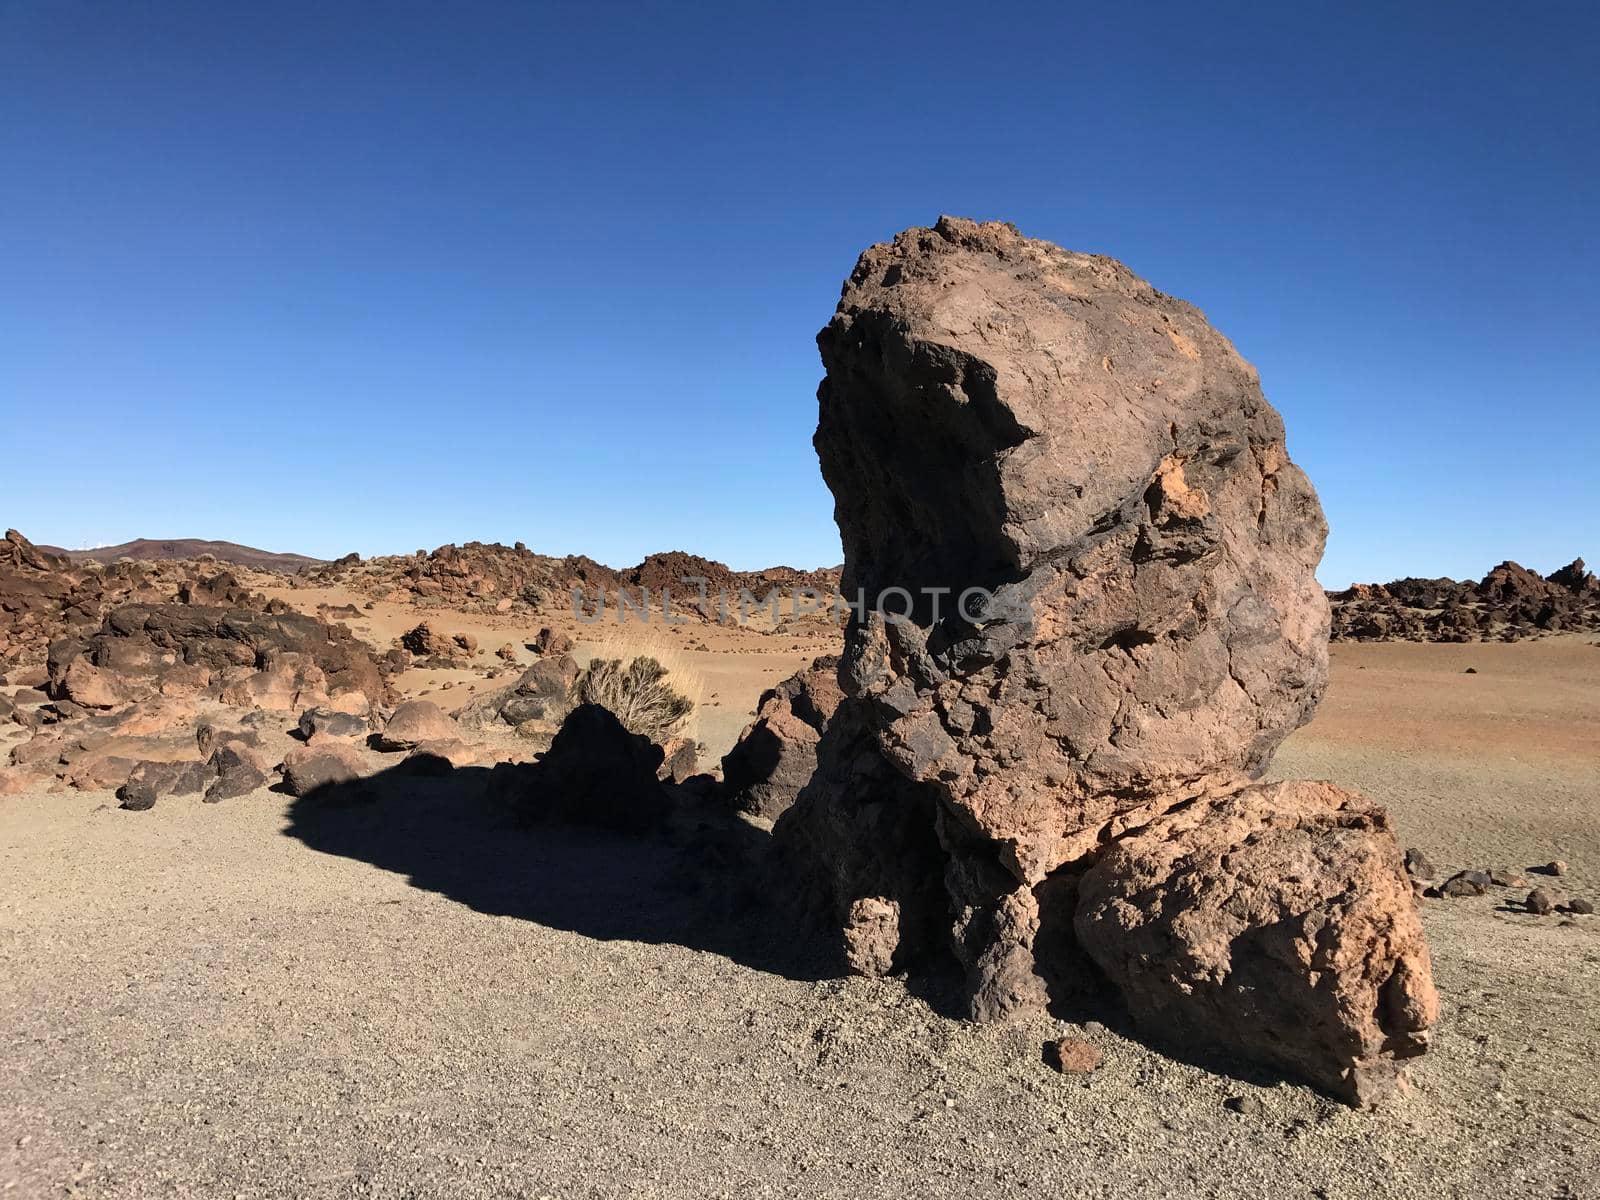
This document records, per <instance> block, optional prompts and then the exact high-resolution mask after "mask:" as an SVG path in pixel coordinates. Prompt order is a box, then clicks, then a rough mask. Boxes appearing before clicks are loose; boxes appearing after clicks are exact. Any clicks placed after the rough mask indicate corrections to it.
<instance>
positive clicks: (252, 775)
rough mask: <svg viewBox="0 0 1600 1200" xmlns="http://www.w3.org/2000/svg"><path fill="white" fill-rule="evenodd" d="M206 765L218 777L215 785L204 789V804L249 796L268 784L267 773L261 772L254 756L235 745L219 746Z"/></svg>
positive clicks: (231, 743) (228, 743) (229, 743)
mask: <svg viewBox="0 0 1600 1200" xmlns="http://www.w3.org/2000/svg"><path fill="white" fill-rule="evenodd" d="M206 765H207V766H208V767H210V768H211V770H212V771H213V772H214V773H215V774H216V777H217V780H216V782H215V783H213V784H212V785H211V786H210V787H209V788H207V789H206V794H205V802H206V803H207V804H216V803H217V802H219V801H221V800H231V799H233V798H234V797H236V796H246V795H249V794H250V793H251V792H253V791H255V790H256V789H257V788H259V787H265V786H266V783H267V773H266V772H265V771H264V770H262V768H261V764H260V763H259V762H257V761H256V757H255V755H253V754H251V753H250V751H249V750H247V749H245V748H244V747H243V746H241V745H239V744H238V743H235V742H225V743H223V744H222V745H221V746H218V747H217V749H216V750H215V751H214V752H213V753H212V755H211V758H210V759H209V760H208V761H207V764H206Z"/></svg>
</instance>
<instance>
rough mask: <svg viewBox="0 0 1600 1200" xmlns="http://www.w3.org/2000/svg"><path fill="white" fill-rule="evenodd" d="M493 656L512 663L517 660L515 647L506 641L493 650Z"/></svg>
mask: <svg viewBox="0 0 1600 1200" xmlns="http://www.w3.org/2000/svg"><path fill="white" fill-rule="evenodd" d="M494 656H495V657H496V658H503V659H505V661H506V662H508V663H514V662H516V661H517V648H516V647H515V646H513V645H512V644H511V643H510V642H507V643H506V644H505V645H503V646H501V647H500V649H498V650H496V651H495V652H494Z"/></svg>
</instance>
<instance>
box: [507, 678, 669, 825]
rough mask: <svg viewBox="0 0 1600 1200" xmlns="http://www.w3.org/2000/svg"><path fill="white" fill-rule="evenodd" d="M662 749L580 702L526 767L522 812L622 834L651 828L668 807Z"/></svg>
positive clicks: (600, 710) (595, 706)
mask: <svg viewBox="0 0 1600 1200" xmlns="http://www.w3.org/2000/svg"><path fill="white" fill-rule="evenodd" d="M662 757H663V756H662V751H661V747H660V746H657V745H655V744H654V743H653V742H651V741H650V739H649V738H647V737H644V736H643V735H641V734H636V733H629V732H628V730H627V729H626V728H625V727H624V726H623V724H622V722H621V721H619V720H617V718H616V717H615V716H613V715H612V714H611V713H610V712H609V711H608V710H606V709H604V708H602V707H600V706H599V705H598V704H581V705H579V706H578V707H577V708H575V709H573V710H572V712H571V714H570V715H568V717H567V719H566V720H565V721H564V722H562V725H561V729H560V731H559V732H557V734H556V735H555V739H554V741H553V742H552V743H551V745H550V749H549V750H547V751H545V753H544V756H543V757H542V758H541V759H540V760H539V761H538V762H537V763H535V764H533V765H532V766H531V767H529V768H527V769H526V774H525V776H524V787H523V792H522V796H523V807H524V811H525V812H526V813H527V814H528V815H529V816H530V817H531V818H533V819H536V820H552V821H557V822H561V823H564V824H574V825H589V826H594V827H596V828H601V829H608V830H614V831H618V832H626V833H645V832H649V831H652V830H655V829H657V828H659V827H660V825H661V824H662V823H663V822H664V821H665V820H666V817H667V814H668V811H669V805H668V800H667V796H666V793H665V792H664V791H663V790H662V787H661V784H660V782H659V781H658V780H657V778H656V772H657V770H658V769H659V768H660V766H661V763H662Z"/></svg>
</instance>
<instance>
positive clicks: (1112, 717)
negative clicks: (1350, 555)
mask: <svg viewBox="0 0 1600 1200" xmlns="http://www.w3.org/2000/svg"><path fill="white" fill-rule="evenodd" d="M818 345H819V347H820V349H821V352H822V359H823V363H824V365H825V367H826V369H827V377H826V378H825V379H824V380H823V382H822V385H821V387H820V389H819V391H818V404H819V423H818V427H817V433H816V437H815V445H816V448H817V452H818V456H819V458H820V460H821V465H822V472H823V476H824V478H825V479H826V481H827V482H828V485H829V487H830V488H831V489H832V491H833V494H834V498H835V517H836V520H837V521H838V524H839V529H840V534H841V537H842V539H843V543H844V548H845V566H844V578H843V587H844V593H845V595H846V597H847V599H851V600H856V599H858V598H864V599H865V600H866V603H867V605H868V606H869V607H870V606H874V605H875V603H876V602H877V601H878V598H879V597H885V599H884V601H883V605H882V607H883V608H884V609H885V610H887V611H888V612H890V613H894V614H898V613H901V612H905V613H907V614H908V617H907V619H904V620H901V619H897V618H895V617H886V616H884V615H883V614H882V613H878V612H870V613H866V614H862V613H859V612H858V613H857V614H855V616H853V618H852V620H851V623H850V625H849V628H848V629H847V632H846V645H845V653H844V656H843V659H842V662H841V664H840V669H839V683H840V686H841V688H842V690H843V693H844V699H843V701H842V702H841V703H840V705H839V707H838V709H837V711H836V712H835V713H834V715H833V717H832V719H831V720H830V722H829V724H828V727H827V732H826V733H825V734H824V735H823V736H822V738H821V742H820V745H819V747H818V767H817V772H816V774H815V775H814V776H813V778H812V780H811V782H810V783H809V785H807V787H806V788H805V789H804V790H803V791H802V792H801V794H800V796H799V798H798V800H797V802H796V803H795V805H794V807H793V808H792V809H790V810H789V811H788V812H787V813H786V814H784V816H783V817H782V818H781V819H780V820H779V822H778V825H777V827H776V835H777V837H778V840H779V845H780V848H781V849H782V850H783V851H784V853H785V854H786V855H787V856H788V857H789V859H790V861H791V862H792V863H793V865H794V869H795V871H796V874H797V876H798V877H799V879H800V881H801V890H802V891H803V893H804V895H805V899H806V901H807V903H808V904H810V905H811V906H812V907H814V908H815V909H816V911H817V912H818V913H819V914H820V915H821V916H822V917H823V918H824V919H825V920H827V921H828V922H829V923H831V924H833V925H835V926H837V927H838V929H839V930H840V932H841V937H842V943H843V945H842V949H843V950H844V953H845V955H846V957H847V959H848V960H849V961H850V963H851V965H852V966H853V967H855V969H858V970H864V971H868V972H872V973H878V972H882V971H885V970H891V969H898V968H900V967H907V966H914V965H915V964H916V963H917V962H918V961H920V960H927V959H931V958H934V957H938V956H941V955H946V954H951V953H953V954H954V956H955V957H956V959H957V960H958V961H959V962H961V963H962V964H963V966H964V967H965V968H966V972H967V978H968V984H969V990H970V1002H971V1008H972V1012H973V1014H974V1015H975V1016H977V1017H980V1018H996V1017H1006V1016H1011V1015H1014V1014H1021V1013H1030V1012H1035V1011H1037V1010H1039V1009H1040V1008H1041V1007H1043V1006H1044V1005H1045V1004H1046V1003H1047V1002H1049V1001H1050V1000H1052V999H1059V998H1062V997H1065V996H1069V995H1071V994H1072V993H1073V992H1074V991H1076V990H1078V989H1079V988H1082V987H1084V986H1086V985H1088V984H1091V983H1092V982H1094V981H1096V980H1098V978H1099V974H1098V972H1097V971H1096V970H1095V969H1094V968H1093V967H1092V966H1091V965H1090V962H1091V958H1094V955H1093V951H1092V949H1089V948H1088V947H1086V946H1085V945H1084V941H1085V939H1086V937H1087V936H1090V935H1094V934H1095V933H1096V932H1097V931H1098V930H1099V929H1100V928H1101V925H1100V924H1099V923H1096V924H1094V925H1093V926H1092V927H1091V928H1090V929H1089V930H1088V931H1087V933H1086V931H1085V929H1084V928H1083V927H1081V926H1080V925H1079V924H1078V923H1077V921H1076V916H1077V912H1078V910H1079V904H1080V899H1079V881H1080V880H1081V879H1082V877H1083V875H1084V872H1086V871H1088V870H1090V869H1092V868H1093V867H1094V866H1095V864H1097V863H1099V862H1102V861H1112V860H1110V859H1108V858H1107V847H1108V846H1109V845H1113V844H1115V843H1116V841H1117V839H1119V838H1120V837H1121V836H1123V835H1124V834H1126V833H1128V832H1129V831H1131V830H1136V829H1138V828H1140V827H1142V826H1145V825H1147V824H1148V823H1149V822H1150V821H1152V820H1153V819H1157V818H1159V817H1161V816H1162V815H1163V814H1165V813H1167V812H1170V811H1172V810H1174V809H1177V808H1179V807H1180V806H1183V805H1185V804H1192V805H1198V804H1206V803H1210V802H1211V801H1212V800H1215V799H1217V798H1221V797H1226V796H1229V795H1231V794H1234V793H1238V792H1240V791H1241V789H1244V788H1245V787H1247V786H1248V784H1249V781H1250V779H1251V778H1252V777H1253V776H1255V775H1256V774H1258V773H1259V772H1260V771H1261V770H1262V769H1263V767H1264V766H1265V765H1266V763H1267V761H1268V760H1269V759H1270V757H1271V755H1272V753H1273V751H1274V750H1275V749H1276V748H1277V746H1278V744H1279V743H1280V742H1281V741H1282V740H1283V738H1284V737H1286V736H1287V735H1288V734H1289V733H1290V732H1292V731H1293V730H1294V729H1296V728H1297V727H1299V726H1300V725H1301V724H1303V723H1304V722H1305V721H1306V720H1307V719H1309V717H1310V715H1311V713H1312V711H1313V710H1314V708H1315V706H1316V704H1317V702H1318V700H1319V699H1320V698H1321V695H1322V692H1323V689H1324V687H1325V685H1326V679H1327V640H1328V628H1329V610H1328V603H1327V600H1326V598H1325V597H1324V595H1323V593H1322V591H1321V589H1320V588H1319V587H1318V585H1317V583H1316V580H1315V577H1314V570H1315V567H1316V564H1317V562H1318V560H1319V558H1320V557H1321V554H1322V546H1323V541H1324V538H1325V535H1326V525H1325V523H1324V521H1323V517H1322V512H1321V508H1320V506H1319V505H1318V503H1317V499H1316V495H1315V492H1314V491H1313V490H1312V488H1311V485H1310V483H1309V481H1308V480H1307V479H1306V478H1305V476H1304V474H1303V473H1301V471H1300V470H1299V469H1298V468H1297V467H1295V466H1294V465H1293V463H1291V462H1290V461H1289V458H1288V455H1287V453H1286V452H1285V449H1284V431H1283V425H1282V422H1281V420H1280V419H1279V417H1278V414H1277V413H1276V412H1275V411H1274V410H1273V409H1272V407H1271V406H1270V405H1269V404H1268V403H1267V402H1266V400H1265V399H1264V398H1263V396H1262V393H1261V389H1260V385H1259V383H1258V380H1257V377H1256V374H1255V371H1254V370H1253V368H1251V367H1250V365H1249V364H1248V363H1246V362H1245V361H1244V360H1243V359H1242V358H1241V357H1240V356H1239V355H1238V353H1237V352H1236V351H1235V350H1234V349H1233V347H1232V346H1231V345H1230V344H1229V343H1228V341H1227V340H1226V339H1225V338H1223V337H1222V336H1221V335H1220V334H1218V333H1217V332H1216V331H1214V330H1213V329H1212V328H1211V327H1210V326H1209V325H1208V324H1207V323H1206V321H1205V319H1204V317H1203V316H1202V315H1201V314H1200V313H1199V312H1198V311H1196V310H1195V309H1194V308H1192V307H1191V306H1189V305H1187V304H1184V303H1183V302H1182V301H1179V300H1175V299H1173V298H1171V297H1168V296H1165V295H1163V294H1162V293H1160V292H1157V291H1156V290H1155V289H1153V288H1151V287H1150V286H1149V285H1148V284H1146V283H1145V282H1143V281H1142V280H1140V279H1138V278H1137V277H1135V276H1134V275H1133V274H1132V273H1130V272H1129V271H1128V270H1127V269H1126V268H1124V267H1122V266H1121V265H1120V264H1118V263H1115V262H1113V261H1111V260H1109V259H1105V258H1100V257H1095V256H1090V255H1083V254H1074V253H1070V252H1068V251H1065V250H1062V249H1060V248H1058V247H1055V246H1052V245H1050V244H1048V243H1044V242H1038V241H1031V240H1028V239H1026V238H1023V237H1022V236H1021V235H1020V234H1018V233H1017V232H1016V230H1015V229H1013V228H1012V227H1010V226H1008V225H1001V224H988V225H978V224H974V223H972V222H969V221H960V220H953V219H950V218H944V219H941V221H940V222H939V224H938V226H937V227H935V228H934V229H913V230H909V231H907V232H906V233H903V234H901V235H900V236H899V237H897V238H896V239H895V240H894V242H892V243H888V244H884V245H879V246H874V247H873V248H871V249H870V250H868V251H867V252H866V253H865V254H864V255H862V257H861V260H860V262H859V263H858V264H857V266H856V269H855V271H854V272H853V273H852V275H851V276H850V279H849V280H848V281H847V282H846V285H845V288H844V293H843V297H842V299H841V301H840V304H839V308H838V311H837V312H836V313H835V315H834V318H833V319H832V321H830V322H829V324H828V326H827V327H826V328H825V329H824V330H823V331H822V332H821V333H820V334H819V335H818ZM893 589H903V591H901V592H897V593H893V598H892V599H890V598H888V597H889V595H890V594H891V592H892V590H893ZM969 589H981V591H969ZM963 593H967V594H968V601H967V603H966V604H965V605H959V604H958V603H957V601H958V598H960V597H961V596H962V595H963ZM1351 836H1352V837H1354V836H1357V835H1351ZM1359 837H1360V838H1361V839H1364V840H1365V842H1366V843H1367V845H1366V849H1365V850H1364V851H1363V853H1364V854H1367V855H1369V856H1370V857H1371V859H1372V861H1374V862H1381V863H1385V864H1387V865H1388V866H1389V867H1392V869H1393V871H1394V872H1395V874H1396V877H1397V878H1398V880H1399V887H1400V891H1399V892H1398V893H1396V895H1397V896H1398V901H1397V902H1398V903H1400V904H1402V905H1403V906H1404V908H1405V911H1406V912H1408V913H1409V912H1411V905H1412V903H1413V902H1412V900H1411V896H1410V890H1409V885H1408V884H1407V883H1406V880H1405V876H1404V871H1403V868H1402V866H1401V865H1400V856H1399V850H1398V847H1395V846H1394V845H1393V839H1392V836H1391V835H1390V834H1389V833H1388V830H1387V827H1386V826H1385V825H1382V824H1381V823H1373V824H1371V825H1370V827H1363V829H1362V831H1361V832H1360V834H1359ZM1357 857H1359V856H1357ZM1386 895H1387V893H1386ZM1280 915H1284V914H1280ZM1345 919H1346V918H1345V915H1344V914H1343V913H1342V912H1334V913H1333V915H1332V916H1331V917H1330V920H1331V921H1333V922H1334V923H1335V924H1339V923H1340V922H1343V921H1345ZM1396 919H1397V920H1399V919H1400V918H1399V917H1398V916H1397V917H1396ZM1411 919H1412V920H1413V921H1414V914H1413V915H1412V918H1411ZM1241 936H1242V935H1241ZM1349 936H1350V937H1351V938H1353V939H1354V940H1356V941H1360V940H1361V938H1362V937H1363V936H1364V935H1363V933H1362V931H1361V930H1359V929H1352V931H1351V932H1350V934H1349ZM1417 944H1418V945H1419V946H1420V935H1419V937H1418V943H1417ZM1378 957H1381V955H1379V956H1378ZM1096 961H1098V960H1097V959H1096ZM1179 968H1180V964H1178V963H1176V962H1172V963H1159V964H1158V966H1157V968H1156V969H1157V970H1161V969H1170V970H1171V971H1172V972H1174V974H1173V975H1172V986H1173V987H1174V988H1177V987H1179V986H1181V985H1180V984H1179V982H1177V980H1178V975H1177V974H1176V972H1177V971H1178V970H1179ZM1112 978H1113V981H1114V982H1116V978H1115V976H1113V977H1112ZM1419 988H1422V985H1419ZM1422 990H1426V989H1425V988H1423V989H1422ZM1429 994H1430V995H1431V992H1429ZM1160 1019H1161V1018H1160V1017H1159V1016H1157V1017H1153V1018H1152V1021H1153V1023H1159V1021H1160ZM1218 1040H1219V1041H1223V1040H1225V1039H1221V1038H1219V1039H1218ZM1356 1041H1357V1042H1360V1043H1361V1044H1363V1045H1365V1041H1364V1040H1363V1038H1362V1037H1360V1036H1357V1037H1356ZM1327 1044H1329V1045H1331V1044H1333V1043H1331V1042H1330V1043H1327ZM1339 1044H1340V1045H1344V1043H1339ZM1408 1045H1409V1044H1408ZM1229 1048H1230V1049H1233V1050H1236V1051H1240V1052H1243V1053H1246V1054H1250V1053H1253V1052H1255V1051H1256V1050H1261V1051H1263V1053H1262V1054H1261V1055H1260V1056H1262V1057H1270V1058H1274V1060H1275V1061H1280V1062H1283V1061H1285V1060H1284V1059H1283V1057H1282V1056H1281V1055H1272V1054H1267V1053H1265V1049H1266V1048H1265V1046H1264V1045H1262V1046H1257V1045H1254V1044H1252V1043H1250V1041H1249V1039H1248V1038H1247V1037H1244V1038H1241V1040H1240V1042H1239V1044H1237V1045H1231V1044H1230V1046H1229ZM1338 1053H1342V1052H1335V1051H1331V1050H1308V1051H1307V1054H1308V1056H1309V1058H1311V1059H1317V1060H1318V1061H1321V1059H1320V1058H1319V1056H1321V1057H1324V1058H1326V1057H1328V1056H1330V1055H1331V1056H1332V1058H1331V1059H1330V1060H1329V1063H1328V1064H1325V1065H1327V1069H1326V1070H1323V1069H1318V1070H1311V1069H1309V1068H1308V1067H1306V1066H1304V1065H1302V1064H1301V1063H1300V1062H1299V1061H1298V1060H1296V1061H1293V1062H1288V1063H1287V1064H1286V1065H1289V1066H1291V1067H1292V1068H1293V1069H1296V1070H1301V1071H1302V1072H1303V1073H1304V1074H1306V1075H1308V1077H1311V1078H1313V1079H1316V1080H1317V1081H1319V1082H1322V1083H1324V1084H1325V1085H1327V1086H1330V1087H1332V1086H1334V1084H1333V1082H1332V1081H1333V1080H1335V1079H1337V1078H1340V1077H1341V1075H1340V1072H1342V1071H1345V1070H1347V1069H1351V1068H1352V1064H1351V1062H1349V1061H1346V1060H1345V1059H1339V1058H1338ZM1397 1053H1398V1051H1393V1050H1391V1051H1389V1052H1388V1054H1389V1057H1388V1058H1386V1059H1385V1062H1388V1063H1390V1064H1392V1062H1393V1061H1394V1058H1395V1057H1396V1055H1397ZM1376 1070H1377V1068H1376V1067H1374V1068H1373V1070H1371V1071H1369V1072H1368V1074H1369V1075H1370V1074H1374V1073H1375V1072H1376ZM1335 1090H1339V1089H1337V1088H1335ZM1367 1091H1368V1092H1370V1091H1371V1088H1370V1087H1369V1088H1368V1089H1367ZM1341 1094H1346V1095H1350V1096H1351V1097H1352V1098H1355V1092H1354V1091H1353V1090H1351V1089H1344V1090H1343V1091H1342V1093H1341Z"/></svg>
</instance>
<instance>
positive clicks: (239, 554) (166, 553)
mask: <svg viewBox="0 0 1600 1200" xmlns="http://www.w3.org/2000/svg"><path fill="white" fill-rule="evenodd" d="M39 549H40V550H43V551H45V552H46V553H47V554H65V555H66V556H67V557H68V558H71V559H73V560H74V561H77V562H84V561H90V562H102V563H113V562H116V561H117V559H119V558H139V559H167V558H199V557H200V556H201V555H202V554H209V555H211V556H212V557H213V558H215V559H216V560H217V561H218V562H225V563H232V564H234V565H235V566H240V567H255V568H256V569H258V570H263V571H303V570H305V569H306V568H307V567H315V566H320V565H321V564H322V563H324V562H326V561H327V560H326V559H322V558H310V557H308V556H306V555H304V554H277V553H274V552H273V551H271V550H257V549H256V548H255V547H254V546H241V545H239V544H238V543H237V542H208V541H205V540H203V539H201V538H173V539H171V540H166V541H164V540H159V539H156V538H136V539H134V540H133V541H131V542H123V543H122V544H121V545H120V546H96V547H94V548H93V549H91V550H65V549H62V548H61V547H59V546H40V547H39Z"/></svg>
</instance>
